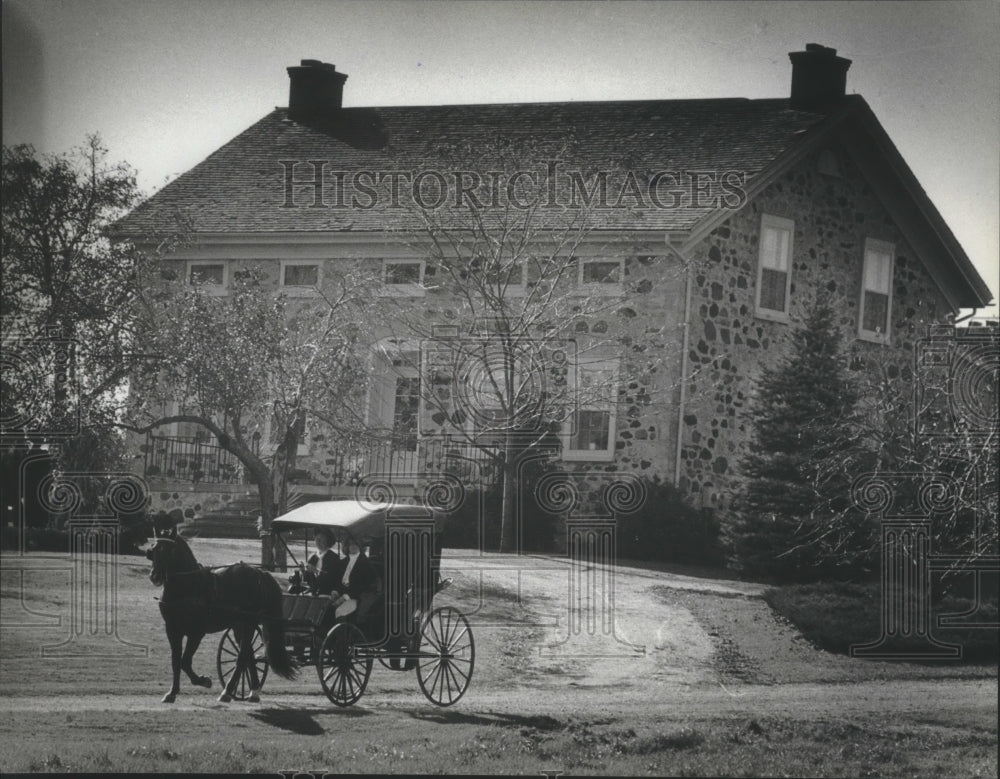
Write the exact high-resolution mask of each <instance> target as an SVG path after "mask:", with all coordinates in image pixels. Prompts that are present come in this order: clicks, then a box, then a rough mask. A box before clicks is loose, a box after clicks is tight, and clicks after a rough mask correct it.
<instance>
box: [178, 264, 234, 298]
mask: <svg viewBox="0 0 1000 779" xmlns="http://www.w3.org/2000/svg"><path fill="white" fill-rule="evenodd" d="M186 278H187V283H188V284H190V285H191V286H193V287H199V288H200V289H202V290H203V291H205V292H207V293H208V294H210V295H225V294H226V292H227V289H228V286H229V264H228V263H225V262H196V261H193V260H192V261H189V262H188V264H187V276H186Z"/></svg>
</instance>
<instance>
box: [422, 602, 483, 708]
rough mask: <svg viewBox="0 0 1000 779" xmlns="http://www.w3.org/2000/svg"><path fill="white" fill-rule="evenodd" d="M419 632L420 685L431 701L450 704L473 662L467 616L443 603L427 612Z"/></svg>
mask: <svg viewBox="0 0 1000 779" xmlns="http://www.w3.org/2000/svg"><path fill="white" fill-rule="evenodd" d="M420 634H421V635H420V654H419V660H418V662H417V680H418V681H419V682H420V689H421V690H423V691H424V695H426V696H427V699H428V700H429V701H430V702H431V703H436V704H437V705H438V706H451V704H453V703H455V702H457V701H458V699H459V698H461V697H462V696H463V695H464V694H465V691H466V690H467V689H468V687H469V682H470V681H471V680H472V669H473V667H474V666H475V663H476V644H475V642H474V641H473V640H472V628H470V627H469V620H467V619H466V618H465V615H464V614H462V612H460V611H459V610H458V609H454V608H452V607H451V606H444V607H443V608H440V609H435V610H434V611H432V612H431V613H430V614H428V615H427V617H426V618H425V619H424V623H423V626H422V627H421V629H420Z"/></svg>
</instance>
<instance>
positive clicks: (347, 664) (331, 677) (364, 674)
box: [316, 622, 372, 706]
mask: <svg viewBox="0 0 1000 779" xmlns="http://www.w3.org/2000/svg"><path fill="white" fill-rule="evenodd" d="M364 643H365V634H364V633H362V632H361V631H360V630H359V629H358V627H357V626H356V625H352V624H350V623H348V622H341V623H340V624H339V625H334V626H333V627H332V628H331V629H330V632H329V633H327V634H326V638H324V639H323V644H322V646H321V647H320V650H319V656H318V657H317V658H316V670H317V671H318V672H319V681H320V684H322V685H323V692H325V693H326V697H327V698H329V699H330V700H331V701H332V702H333V703H335V704H337V705H338V706H351V705H353V704H355V703H357V702H358V700H359V699H360V698H361V696H362V695H363V694H364V691H365V687H367V686H368V677H369V676H371V672H372V659H371V657H359V656H358V654H357V651H356V648H357V646H358V645H360V644H364Z"/></svg>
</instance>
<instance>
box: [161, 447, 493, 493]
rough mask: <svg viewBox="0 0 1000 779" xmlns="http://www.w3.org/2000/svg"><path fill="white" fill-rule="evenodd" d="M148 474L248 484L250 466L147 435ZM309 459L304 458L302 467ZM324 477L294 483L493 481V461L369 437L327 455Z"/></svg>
mask: <svg viewBox="0 0 1000 779" xmlns="http://www.w3.org/2000/svg"><path fill="white" fill-rule="evenodd" d="M144 449H145V452H144V454H145V472H144V475H145V476H146V478H152V479H168V480H170V481H190V482H192V483H195V484H198V483H201V484H244V483H246V481H247V479H246V469H245V468H244V467H243V465H242V464H241V463H240V461H239V460H238V459H237V458H236V456H235V455H233V454H232V453H230V452H228V451H226V450H225V449H222V448H221V447H219V446H218V445H215V444H210V443H206V442H204V441H199V440H197V439H185V438H168V437H164V436H153V435H150V436H147V438H146V445H145V447H144ZM307 462H308V458H303V457H300V459H299V463H300V465H305V464H306V463H307ZM323 463H324V465H323V468H322V476H321V477H319V478H316V477H311V476H309V475H308V473H307V472H306V471H304V470H298V471H296V472H293V473H292V474H291V475H290V476H291V478H290V482H292V483H293V484H294V483H299V484H323V485H325V486H329V487H346V486H360V485H362V484H371V483H374V482H376V481H381V482H387V483H390V484H413V485H416V484H418V483H423V482H426V481H428V480H431V479H432V478H433V477H434V476H435V475H437V474H450V475H452V476H454V477H455V478H457V479H459V480H460V481H462V482H463V483H470V482H475V483H477V484H484V483H491V482H492V481H493V478H494V477H495V475H496V474H495V472H494V471H495V467H496V466H495V465H493V464H492V462H491V460H490V457H489V455H488V453H486V452H483V451H482V450H481V449H479V448H477V447H474V446H470V445H468V444H465V443H459V442H454V441H451V440H449V439H442V438H430V439H419V440H413V439H409V440H406V441H403V442H397V441H392V440H370V441H367V442H364V443H361V444H357V445H354V446H345V447H342V448H340V449H339V450H338V451H336V452H332V453H329V454H327V455H325V456H324V457H323Z"/></svg>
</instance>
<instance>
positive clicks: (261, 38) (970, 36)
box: [3, 0, 1000, 315]
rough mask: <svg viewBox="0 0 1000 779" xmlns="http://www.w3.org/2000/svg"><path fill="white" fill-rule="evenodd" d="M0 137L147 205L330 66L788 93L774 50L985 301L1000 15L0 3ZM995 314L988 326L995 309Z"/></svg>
mask: <svg viewBox="0 0 1000 779" xmlns="http://www.w3.org/2000/svg"><path fill="white" fill-rule="evenodd" d="M3 12H4V13H3V133H4V143H5V144H11V143H21V142H29V143H33V144H34V145H35V146H36V148H38V149H39V150H43V151H65V150H67V149H69V148H70V147H72V146H75V145H78V144H80V143H81V142H82V141H83V139H84V137H85V135H86V134H87V133H92V132H99V133H100V134H101V136H102V137H103V139H104V141H105V144H106V145H107V146H108V147H109V149H110V152H111V157H112V159H113V160H115V161H117V160H125V161H127V162H129V163H130V164H131V165H133V166H134V167H135V168H136V169H137V170H138V171H139V183H140V186H141V187H142V188H143V190H144V191H146V192H152V191H155V190H156V189H158V188H159V187H161V186H162V185H163V183H164V182H165V181H166V180H168V179H170V178H173V177H175V176H177V175H178V174H180V173H183V172H184V171H185V170H187V169H189V168H190V167H192V166H193V165H195V164H196V163H198V162H199V161H201V160H202V159H204V158H205V157H206V156H207V155H208V154H210V153H211V152H212V151H214V150H215V149H217V148H218V147H219V146H221V145H222V144H223V143H225V142H226V141H227V140H229V139H230V138H232V137H233V136H235V135H237V134H238V133H239V132H240V131H242V130H243V129H245V128H246V127H247V126H249V125H250V124H252V123H253V122H254V121H256V120H257V119H259V118H260V117H262V116H263V115H264V114H266V113H267V112H269V111H270V110H271V109H272V108H274V107H275V106H284V105H287V102H288V77H287V74H286V71H285V68H286V67H287V66H288V65H293V64H297V63H298V61H299V60H300V59H321V60H324V61H326V62H333V63H335V64H336V66H337V69H338V70H340V71H343V72H345V73H347V74H349V76H350V78H349V79H348V81H347V84H346V87H345V94H344V104H345V105H347V106H389V105H434V104H441V103H495V102H538V101H548V100H630V99H651V98H653V99H655V98H666V99H669V98H703V97H751V98H755V97H784V96H786V95H787V93H788V88H789V84H790V80H791V66H790V63H789V60H788V52H790V51H798V50H800V49H802V48H803V46H804V45H805V44H806V43H808V42H816V43H822V44H825V45H827V46H832V47H833V48H836V49H837V50H838V53H839V54H841V55H842V56H844V57H847V58H848V59H851V60H853V65H852V66H851V69H850V71H849V72H848V76H847V88H848V91H849V92H855V93H858V94H861V95H863V96H864V97H865V99H866V100H867V101H868V103H869V105H870V106H871V107H872V109H873V110H874V112H875V114H876V116H878V118H879V120H880V121H881V122H882V124H883V126H884V127H885V128H886V130H887V131H888V133H889V135H890V137H891V138H892V139H893V140H894V142H895V143H896V146H897V148H898V149H899V150H900V152H901V153H902V155H903V157H904V158H905V159H906V161H907V162H908V163H909V165H910V167H911V168H912V169H913V171H914V173H915V174H916V176H917V178H918V180H919V181H920V182H921V184H922V185H923V187H924V189H925V190H926V191H927V192H928V194H929V195H930V197H931V199H932V200H933V201H934V203H935V205H936V206H937V207H938V209H939V210H940V211H941V213H942V214H943V216H944V218H945V220H946V221H947V222H948V224H949V225H950V226H951V228H952V230H953V231H954V232H955V234H956V235H957V237H958V239H959V241H960V242H961V244H962V246H963V247H964V248H965V250H966V252H967V253H968V254H969V256H970V258H971V259H972V261H973V262H974V263H975V265H976V267H977V268H978V269H979V272H980V274H982V276H983V277H984V278H985V279H986V281H987V283H988V284H989V285H990V288H991V290H992V291H993V293H994V295H996V293H997V288H998V282H997V280H998V275H1000V272H998V261H997V258H998V254H1000V248H998V233H1000V226H998V214H1000V75H998V74H1000V54H998V51H1000V3H997V2H995V0H984V1H983V2H917V3H913V2H889V3H882V2H857V3H853V2H852V3H845V2H826V3H814V2H809V3H805V2H803V3H794V2H776V3H774V2H736V3H728V2H695V3H683V2H677V3H675V2H650V3H640V2H572V3H571V2H529V3H518V2H503V3H501V2H449V1H448V0H441V1H440V2H420V1H419V0H415V1H413V2H401V3H390V2H385V3H370V2H302V1H299V0H291V1H286V2H255V1H254V0H156V1H155V2H154V1H152V0H150V1H149V2H143V1H142V0H72V1H71V2H70V1H68V0H4V2H3ZM990 313H993V314H994V315H996V307H994V308H993V309H992V310H991V312H990Z"/></svg>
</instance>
